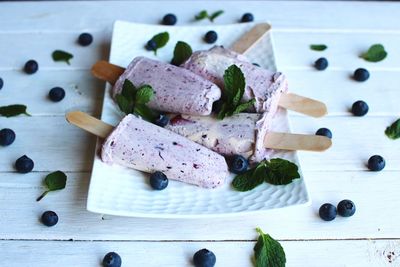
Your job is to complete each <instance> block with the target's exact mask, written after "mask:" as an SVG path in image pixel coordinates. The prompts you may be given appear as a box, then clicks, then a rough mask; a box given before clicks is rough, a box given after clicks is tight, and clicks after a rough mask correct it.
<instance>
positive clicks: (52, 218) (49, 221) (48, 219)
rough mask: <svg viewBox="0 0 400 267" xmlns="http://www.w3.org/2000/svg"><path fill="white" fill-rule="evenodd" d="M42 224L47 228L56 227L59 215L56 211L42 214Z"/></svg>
mask: <svg viewBox="0 0 400 267" xmlns="http://www.w3.org/2000/svg"><path fill="white" fill-rule="evenodd" d="M42 223H43V224H44V225H46V226H49V227H50V226H54V225H56V224H57V223H58V215H57V213H55V212H54V211H51V210H48V211H45V212H44V213H43V214H42Z"/></svg>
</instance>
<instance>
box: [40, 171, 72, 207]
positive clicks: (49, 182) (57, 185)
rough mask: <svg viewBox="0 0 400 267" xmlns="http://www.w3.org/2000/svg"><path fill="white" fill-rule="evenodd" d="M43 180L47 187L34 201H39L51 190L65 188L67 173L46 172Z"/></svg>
mask: <svg viewBox="0 0 400 267" xmlns="http://www.w3.org/2000/svg"><path fill="white" fill-rule="evenodd" d="M44 182H45V184H46V186H47V188H48V190H46V191H45V192H44V193H43V194H42V195H40V196H39V197H38V198H37V199H36V201H40V200H41V199H42V198H44V197H45V196H46V195H47V193H49V192H51V191H56V190H61V189H64V188H65V185H66V183H67V175H66V174H65V173H63V172H62V171H56V172H52V173H50V174H48V175H47V176H46V178H45V179H44Z"/></svg>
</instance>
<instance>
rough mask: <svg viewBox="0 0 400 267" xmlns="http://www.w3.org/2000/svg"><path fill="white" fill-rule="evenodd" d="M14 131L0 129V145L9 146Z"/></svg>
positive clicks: (12, 141)
mask: <svg viewBox="0 0 400 267" xmlns="http://www.w3.org/2000/svg"><path fill="white" fill-rule="evenodd" d="M14 140H15V133H14V131H13V130H11V129H8V128H5V129H2V130H1V131H0V146H9V145H11V144H12V143H14Z"/></svg>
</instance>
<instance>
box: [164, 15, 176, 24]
mask: <svg viewBox="0 0 400 267" xmlns="http://www.w3.org/2000/svg"><path fill="white" fill-rule="evenodd" d="M176 21H177V18H176V16H175V15H174V14H167V15H165V16H164V18H163V20H162V23H163V24H164V25H175V24H176Z"/></svg>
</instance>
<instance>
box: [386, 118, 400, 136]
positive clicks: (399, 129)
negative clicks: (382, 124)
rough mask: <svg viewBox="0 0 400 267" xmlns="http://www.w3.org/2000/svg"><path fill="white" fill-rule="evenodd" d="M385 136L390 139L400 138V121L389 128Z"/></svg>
mask: <svg viewBox="0 0 400 267" xmlns="http://www.w3.org/2000/svg"><path fill="white" fill-rule="evenodd" d="M385 134H386V136H387V137H389V138H390V139H393V140H395V139H397V138H400V119H398V120H396V121H395V122H393V123H392V125H390V126H389V127H387V128H386V130H385Z"/></svg>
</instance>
